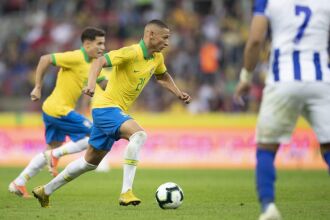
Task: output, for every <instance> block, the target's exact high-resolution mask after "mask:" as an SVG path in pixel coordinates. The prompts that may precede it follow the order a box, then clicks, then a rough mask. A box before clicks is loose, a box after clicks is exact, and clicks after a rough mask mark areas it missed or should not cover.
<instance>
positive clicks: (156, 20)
mask: <svg viewBox="0 0 330 220" xmlns="http://www.w3.org/2000/svg"><path fill="white" fill-rule="evenodd" d="M149 24H154V25H157V26H158V27H161V28H167V29H169V28H168V26H167V25H166V24H165V23H164V22H163V21H161V20H158V19H154V20H151V21H149V22H148V23H147V25H149Z"/></svg>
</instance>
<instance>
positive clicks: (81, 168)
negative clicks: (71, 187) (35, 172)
mask: <svg viewBox="0 0 330 220" xmlns="http://www.w3.org/2000/svg"><path fill="white" fill-rule="evenodd" d="M96 167H97V166H96V165H93V164H90V163H87V162H86V160H85V158H84V157H81V158H78V159H77V160H75V161H73V162H71V163H70V164H69V165H67V166H66V168H65V169H64V170H63V171H62V172H61V173H60V174H58V175H57V176H56V177H55V178H54V179H52V180H51V181H50V182H49V183H48V184H46V185H45V186H44V187H45V193H46V195H50V194H52V193H53V192H55V191H56V190H57V189H58V188H60V187H62V186H63V185H65V184H67V183H68V182H70V181H71V180H73V179H75V178H77V177H78V176H80V175H81V174H83V173H85V172H87V171H90V170H94V169H95V168H96Z"/></svg>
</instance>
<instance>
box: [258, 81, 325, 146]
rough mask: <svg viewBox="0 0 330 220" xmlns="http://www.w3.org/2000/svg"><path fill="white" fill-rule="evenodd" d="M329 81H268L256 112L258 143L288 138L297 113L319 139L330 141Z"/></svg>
mask: <svg viewBox="0 0 330 220" xmlns="http://www.w3.org/2000/svg"><path fill="white" fill-rule="evenodd" d="M329 93H330V84H329V83H324V82H312V83H311V82H309V83H308V82H286V83H285V82H283V83H277V84H272V85H267V86H266V87H265V89H264V91H263V99H262V103H261V108H260V112H259V116H258V123H257V131H256V139H257V142H258V143H265V144H266V143H283V142H286V141H288V140H290V137H291V134H292V131H293V129H294V127H295V125H296V123H297V120H298V118H299V116H300V115H302V116H303V117H304V118H305V119H306V120H307V121H308V122H309V124H310V125H311V127H312V128H313V130H314V132H315V134H316V136H317V138H318V141H319V142H320V143H329V142H330V95H329Z"/></svg>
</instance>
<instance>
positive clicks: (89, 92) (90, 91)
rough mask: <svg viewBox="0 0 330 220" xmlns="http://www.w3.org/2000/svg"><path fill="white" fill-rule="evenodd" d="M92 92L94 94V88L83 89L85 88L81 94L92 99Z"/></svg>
mask: <svg viewBox="0 0 330 220" xmlns="http://www.w3.org/2000/svg"><path fill="white" fill-rule="evenodd" d="M94 92H95V89H94V88H88V87H85V88H84V89H83V93H84V94H85V95H88V96H90V97H93V96H94Z"/></svg>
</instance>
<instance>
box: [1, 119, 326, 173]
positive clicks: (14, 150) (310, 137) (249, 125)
mask: <svg viewBox="0 0 330 220" xmlns="http://www.w3.org/2000/svg"><path fill="white" fill-rule="evenodd" d="M15 117H17V116H15ZM20 117H22V118H20V119H19V124H17V121H18V119H13V120H12V121H15V123H10V122H7V123H4V121H5V120H7V121H8V120H9V118H8V117H7V118H6V119H4V120H3V121H2V122H3V123H0V166H22V165H26V164H27V163H28V161H29V160H30V159H31V158H32V157H33V156H34V155H35V154H36V153H38V152H41V151H44V150H45V142H44V137H43V135H44V129H43V125H42V122H41V119H40V116H39V115H25V114H24V115H21V116H20ZM133 117H134V118H135V119H136V120H137V121H138V122H139V123H140V124H141V125H142V126H143V127H144V129H145V130H146V131H147V134H148V139H147V142H146V144H145V146H144V147H143V149H142V152H141V162H140V166H141V167H142V166H143V167H150V168H154V167H157V168H158V167H164V168H168V167H171V168H186V167H187V168H188V167H194V168H252V167H254V164H255V148H256V144H255V141H254V134H255V131H254V125H255V121H256V116H255V115H220V114H219V115H215V114H213V115H200V116H199V115H181V114H179V115H177V114H175V115H173V114H137V115H133ZM0 119H2V117H1V116H0ZM126 144H127V141H125V140H120V141H118V142H117V143H116V144H115V145H114V146H113V148H112V150H111V152H110V153H109V154H108V157H109V161H110V165H111V166H114V167H118V166H121V164H122V161H123V151H124V149H125V146H126ZM81 155H83V153H78V154H76V155H70V156H65V157H63V158H62V159H61V161H60V165H62V166H64V165H65V164H67V163H68V162H70V161H71V160H73V159H74V158H77V157H79V156H81ZM276 164H277V166H279V167H282V168H302V169H325V167H326V166H325V164H324V163H323V161H322V159H321V156H320V152H319V147H318V143H317V140H316V137H315V135H314V133H313V132H312V130H311V129H310V128H308V126H306V124H305V122H299V123H298V128H297V129H296V131H295V132H294V134H293V137H292V140H291V141H290V142H289V143H286V144H283V145H282V146H281V148H280V151H279V153H278V155H277V159H276Z"/></svg>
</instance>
